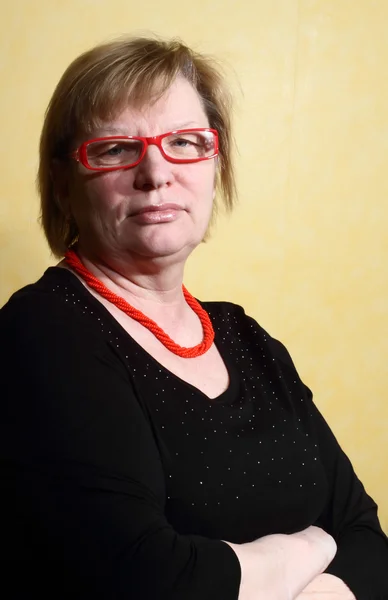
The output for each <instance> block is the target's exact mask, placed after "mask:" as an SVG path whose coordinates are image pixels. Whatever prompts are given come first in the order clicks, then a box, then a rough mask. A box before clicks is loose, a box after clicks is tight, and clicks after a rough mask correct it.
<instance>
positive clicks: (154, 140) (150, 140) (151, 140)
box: [69, 127, 218, 172]
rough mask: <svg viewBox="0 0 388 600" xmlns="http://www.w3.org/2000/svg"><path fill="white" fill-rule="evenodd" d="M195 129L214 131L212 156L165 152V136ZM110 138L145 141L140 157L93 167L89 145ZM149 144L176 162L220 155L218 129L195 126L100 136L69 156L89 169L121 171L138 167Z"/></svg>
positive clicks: (208, 158) (195, 161) (202, 159)
mask: <svg viewBox="0 0 388 600" xmlns="http://www.w3.org/2000/svg"><path fill="white" fill-rule="evenodd" d="M193 131H209V132H211V133H213V135H214V153H213V154H212V155H211V156H202V157H199V158H172V157H171V156H168V155H167V154H166V153H165V151H164V149H163V147H162V140H163V138H165V137H168V136H169V135H174V134H176V133H190V132H193ZM109 140H112V141H113V140H139V141H141V142H143V149H142V152H141V154H140V157H139V158H138V159H137V160H136V161H135V162H134V163H132V164H130V165H121V166H119V167H92V166H91V165H90V164H89V162H88V157H87V147H88V146H89V145H90V144H92V143H94V142H102V141H109ZM148 146H157V147H158V148H159V150H160V153H161V155H162V156H163V158H165V159H166V160H167V161H168V162H172V163H175V164H188V163H197V162H202V161H204V160H210V159H212V158H215V157H216V156H218V131H217V130H216V129H211V128H209V127H195V128H192V129H175V130H173V131H168V132H167V133H162V134H160V135H153V136H151V137H141V136H135V135H110V136H105V137H98V138H93V139H91V140H86V141H85V142H83V143H82V144H81V145H80V146H79V147H78V148H76V150H74V151H73V152H71V153H70V155H69V156H70V157H71V158H73V159H74V160H76V161H77V162H79V163H81V164H82V165H83V166H84V167H85V168H86V169H89V170H90V171H105V172H106V171H119V170H121V169H132V168H133V167H136V166H137V165H138V164H139V163H140V162H141V161H142V160H143V158H144V156H145V154H146V152H147V148H148Z"/></svg>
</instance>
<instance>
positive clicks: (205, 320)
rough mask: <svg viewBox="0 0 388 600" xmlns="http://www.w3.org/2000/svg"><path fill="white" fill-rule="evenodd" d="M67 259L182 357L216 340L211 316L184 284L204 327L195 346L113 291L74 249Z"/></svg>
mask: <svg viewBox="0 0 388 600" xmlns="http://www.w3.org/2000/svg"><path fill="white" fill-rule="evenodd" d="M65 261H66V263H67V264H68V265H69V267H71V268H72V269H73V271H75V272H76V273H77V274H78V275H79V276H80V277H81V278H82V279H83V280H84V281H85V282H86V283H87V284H88V286H89V287H90V288H92V289H93V290H95V291H96V292H98V293H99V294H100V296H102V297H103V298H105V299H106V300H109V302H112V304H114V305H115V306H117V308H119V309H120V310H122V311H123V312H124V313H125V314H126V315H128V316H129V317H131V318H132V319H134V320H135V321H138V322H139V323H140V324H141V325H143V327H146V328H147V329H148V330H149V331H151V333H153V334H154V336H155V337H156V338H157V339H158V340H159V341H160V342H161V343H162V344H163V346H165V347H166V348H167V349H168V350H170V352H173V353H174V354H176V355H177V356H182V358H196V357H197V356H201V355H202V354H205V352H207V351H208V350H209V348H210V346H211V345H212V343H213V341H214V329H213V325H212V323H211V321H210V317H209V315H208V314H207V312H206V311H205V310H204V309H203V308H202V306H201V305H200V304H199V302H198V301H197V300H196V299H195V298H194V297H193V296H192V295H191V294H190V293H189V292H188V291H187V290H186V288H185V287H184V286H183V285H182V291H183V295H184V297H185V300H186V302H187V304H188V305H189V306H190V308H191V309H192V310H193V311H194V312H195V314H196V315H197V316H198V318H199V320H200V321H201V325H202V329H203V340H202V342H201V343H200V344H198V345H197V346H193V347H192V348H184V347H183V346H179V344H176V343H175V342H174V340H172V339H171V338H170V336H169V335H167V333H165V332H164V331H163V329H162V328H161V327H159V325H157V324H156V323H155V321H153V320H152V319H150V318H149V317H147V316H146V315H145V314H144V313H142V312H141V311H140V310H137V308H135V307H134V306H132V305H131V304H129V302H127V301H126V300H124V298H122V297H121V296H118V295H117V294H114V293H113V292H111V290H110V289H108V288H107V287H106V285H104V284H103V283H102V282H101V281H100V280H99V279H97V277H95V276H94V275H93V273H91V272H90V271H89V270H88V269H87V268H86V267H85V265H84V264H83V263H82V262H81V260H80V258H79V257H78V255H77V254H76V253H75V252H74V250H68V251H67V252H66V254H65Z"/></svg>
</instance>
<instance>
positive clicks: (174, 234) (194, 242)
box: [131, 230, 204, 261]
mask: <svg viewBox="0 0 388 600" xmlns="http://www.w3.org/2000/svg"><path fill="white" fill-rule="evenodd" d="M155 233H156V234H155ZM201 234H202V235H196V236H193V235H184V232H183V231H182V230H181V231H177V230H175V231H171V230H170V231H169V232H168V231H167V230H166V231H164V232H163V231H160V230H159V231H158V232H153V234H152V235H150V236H146V237H144V238H143V239H141V238H140V239H138V240H136V242H137V243H135V244H134V245H132V246H131V250H133V251H134V252H136V254H139V255H140V256H143V257H144V258H165V257H174V256H175V257H176V259H177V260H179V261H182V260H184V259H186V258H187V256H189V254H190V253H191V252H192V251H193V250H194V248H196V247H197V246H198V245H199V244H200V243H201V241H202V239H203V236H204V233H202V232H201Z"/></svg>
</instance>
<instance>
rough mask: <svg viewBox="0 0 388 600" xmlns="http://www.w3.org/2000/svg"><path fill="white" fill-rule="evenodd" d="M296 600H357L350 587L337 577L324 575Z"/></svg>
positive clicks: (316, 579)
mask: <svg viewBox="0 0 388 600" xmlns="http://www.w3.org/2000/svg"><path fill="white" fill-rule="evenodd" d="M295 600H357V599H356V597H355V595H354V594H353V592H351V590H350V589H349V588H348V586H347V585H346V584H345V583H344V582H343V581H342V579H340V578H339V577H336V576H335V575H330V574H329V573H322V574H321V575H318V576H317V577H315V579H313V580H312V581H311V582H310V583H309V584H308V586H306V587H305V589H304V590H303V592H301V593H300V594H299V595H298V596H297V597H296V598H295Z"/></svg>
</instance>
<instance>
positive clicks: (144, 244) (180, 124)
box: [69, 77, 216, 262]
mask: <svg viewBox="0 0 388 600" xmlns="http://www.w3.org/2000/svg"><path fill="white" fill-rule="evenodd" d="M195 127H209V122H208V119H207V116H206V114H205V112H204V109H203V107H202V103H201V100H200V98H199V96H198V94H197V92H196V91H195V90H194V88H193V87H192V86H191V84H190V83H189V82H188V81H187V80H186V79H184V78H181V77H179V78H177V79H176V81H175V82H174V83H173V85H172V86H171V87H170V88H169V89H168V91H167V92H166V93H165V94H164V95H163V96H162V97H161V98H160V99H159V100H158V101H157V102H155V103H154V104H152V105H150V106H145V107H143V108H133V107H128V108H126V109H125V110H123V112H121V113H120V114H117V116H116V118H115V119H113V120H112V121H110V122H107V123H104V124H103V125H102V126H101V127H100V128H99V129H98V130H95V131H93V132H92V135H90V136H89V139H92V138H93V137H101V136H106V135H134V136H145V137H146V136H154V135H159V134H162V133H166V132H168V131H172V130H175V129H184V128H195ZM77 141H79V142H80V143H82V142H83V141H85V140H83V139H81V140H77ZM215 170H216V162H215V160H214V159H211V160H205V161H202V162H198V163H191V164H174V163H171V162H168V161H167V160H166V159H165V158H164V157H163V156H162V154H161V152H160V150H159V148H158V147H157V146H154V145H152V146H149V147H148V148H147V152H146V155H145V157H144V158H143V160H142V161H141V162H140V164H139V165H137V166H135V167H132V168H128V169H122V170H118V171H111V172H100V173H97V172H95V171H90V170H88V169H86V168H85V167H84V166H83V165H81V164H78V163H77V166H76V168H75V171H74V174H73V176H72V177H71V180H70V182H69V203H70V210H71V213H72V215H73V217H74V218H75V221H76V223H77V225H78V229H79V241H80V245H81V247H82V249H83V251H84V252H89V253H92V254H97V256H99V257H100V258H102V259H103V260H106V261H108V262H109V258H111V259H113V258H115V259H119V260H120V259H121V260H122V259H124V260H125V259H126V258H128V255H131V256H132V258H136V257H139V258H141V259H144V258H161V257H169V258H173V259H174V260H176V261H178V262H179V261H182V260H185V258H186V257H187V256H188V254H189V253H190V252H191V251H192V249H193V248H195V246H197V245H198V244H199V243H200V242H201V240H202V239H203V237H204V234H205V232H206V229H207V226H208V223H209V219H210V216H211V212H212V205H213V198H214V185H215ZM160 205H170V206H166V210H162V211H157V212H147V210H145V209H147V207H150V206H153V207H155V206H160Z"/></svg>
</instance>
